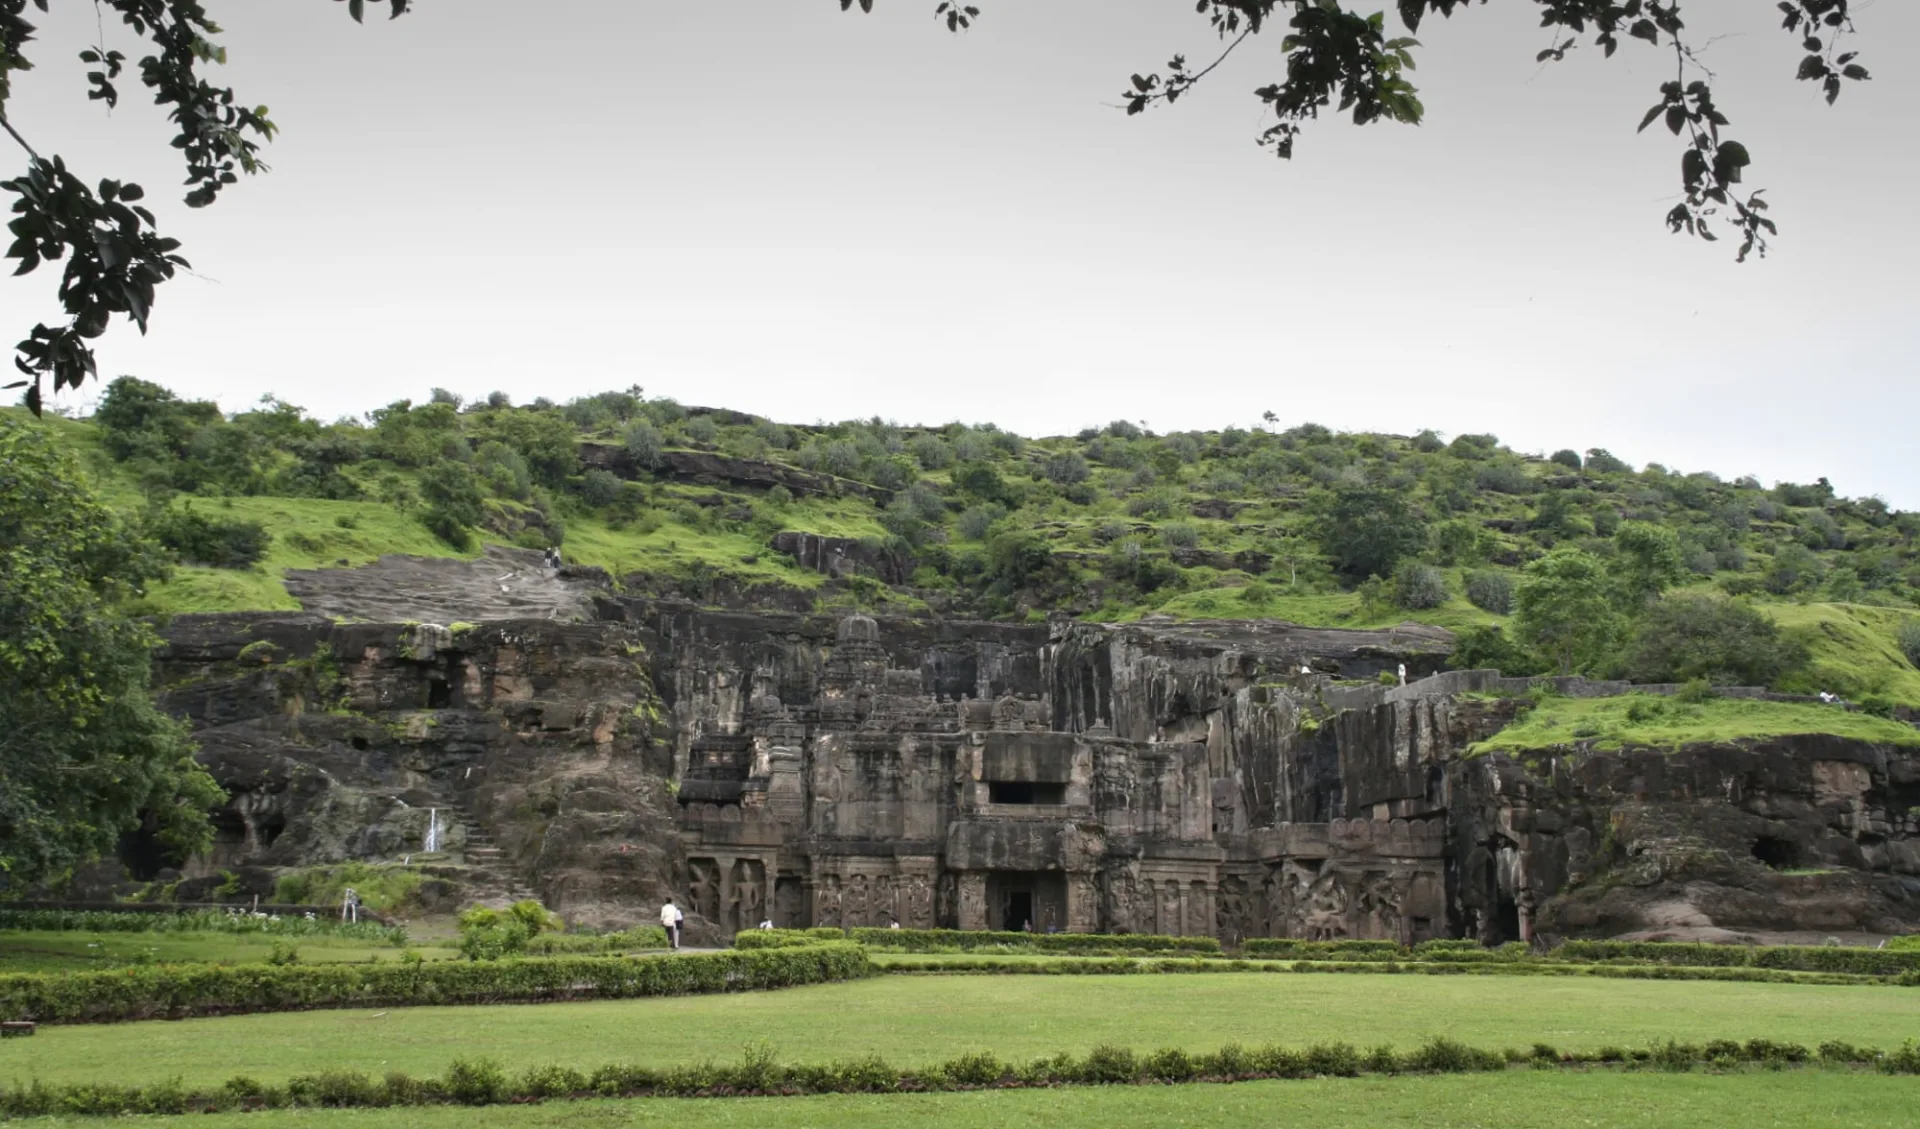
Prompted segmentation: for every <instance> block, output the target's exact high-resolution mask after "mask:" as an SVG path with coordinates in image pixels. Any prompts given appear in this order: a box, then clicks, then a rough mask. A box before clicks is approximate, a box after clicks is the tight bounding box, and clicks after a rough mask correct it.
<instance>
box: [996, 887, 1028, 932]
mask: <svg viewBox="0 0 1920 1129" xmlns="http://www.w3.org/2000/svg"><path fill="white" fill-rule="evenodd" d="M1000 919H1001V920H1002V921H1004V922H1006V926H1005V928H1007V929H1011V930H1014V931H1016V932H1018V931H1019V930H1022V929H1025V928H1026V927H1027V923H1028V922H1030V921H1032V920H1033V891H1032V890H1008V891H1007V908H1006V912H1005V913H1003V914H1001V915H1000Z"/></svg>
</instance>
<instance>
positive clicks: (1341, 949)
mask: <svg viewBox="0 0 1920 1129" xmlns="http://www.w3.org/2000/svg"><path fill="white" fill-rule="evenodd" d="M1240 951H1241V952H1243V953H1245V954H1246V955H1248V956H1250V957H1282V958H1286V959H1291V960H1312V959H1314V958H1315V957H1340V958H1342V959H1345V960H1370V959H1371V960H1394V959H1398V958H1403V957H1405V956H1406V954H1407V951H1406V950H1405V949H1403V948H1401V947H1400V945H1399V944H1398V943H1397V942H1394V941H1298V940H1295V939H1293V938H1291V937H1250V938H1248V939H1247V940H1246V941H1245V942H1243V943H1242V944H1241V946H1240Z"/></svg>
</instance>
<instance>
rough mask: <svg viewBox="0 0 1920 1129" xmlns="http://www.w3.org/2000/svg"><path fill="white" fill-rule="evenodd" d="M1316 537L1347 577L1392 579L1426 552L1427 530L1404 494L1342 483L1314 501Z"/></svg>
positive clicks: (1337, 567)
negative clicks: (1402, 563)
mask: <svg viewBox="0 0 1920 1129" xmlns="http://www.w3.org/2000/svg"><path fill="white" fill-rule="evenodd" d="M1313 509H1314V517H1315V522H1314V527H1313V534H1314V537H1315V538H1316V539H1317V540H1318V541H1319V542H1320V548H1321V549H1322V550H1323V551H1324V552H1325V553H1326V554H1327V556H1328V557H1330V558H1332V560H1333V567H1334V568H1335V569H1337V570H1338V571H1340V572H1342V573H1344V574H1346V575H1347V576H1349V577H1362V576H1391V575H1392V574H1393V570H1394V567H1395V566H1396V565H1398V564H1399V563H1400V561H1401V560H1402V559H1403V558H1405V557H1410V556H1413V555H1414V554H1415V553H1418V552H1420V551H1421V550H1422V549H1423V548H1425V547H1426V541H1427V527H1426V522H1425V521H1424V520H1422V519H1421V517H1420V515H1419V514H1418V513H1416V512H1415V511H1414V509H1413V507H1412V506H1410V505H1408V504H1407V499H1406V497H1405V495H1404V493H1403V492H1401V491H1396V490H1384V489H1380V488H1378V487H1374V486H1368V485H1365V484H1364V483H1341V484H1339V485H1336V486H1335V487H1334V488H1333V489H1331V490H1327V491H1324V492H1323V493H1321V494H1320V495H1319V496H1318V497H1316V498H1315V499H1314V503H1313Z"/></svg>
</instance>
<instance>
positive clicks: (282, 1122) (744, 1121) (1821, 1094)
mask: <svg viewBox="0 0 1920 1129" xmlns="http://www.w3.org/2000/svg"><path fill="white" fill-rule="evenodd" d="M1916 1101H1920V1080H1916V1079H1913V1078H1888V1077H1884V1076H1878V1075H1865V1074H1847V1073H1841V1072H1837V1071H1828V1070H1818V1069H1814V1070H1798V1071H1790V1072H1785V1073H1778V1074H1763V1073H1740V1074H1652V1073H1648V1074H1622V1073H1614V1072H1605V1071H1595V1072H1591V1073H1586V1072H1546V1071H1541V1072H1534V1071H1513V1072H1509V1073H1507V1074H1502V1075H1485V1074H1472V1075H1443V1076H1438V1077H1407V1078H1323V1079H1314V1080H1311V1081H1300V1082H1243V1083H1239V1084H1237V1085H1231V1086H1222V1085H1204V1084H1202V1085H1186V1086H1112V1087H1067V1088H1062V1089H1055V1090H999V1091H982V1092H974V1093H958V1094H892V1095H832V1096H825V1097H810V1098H722V1099H669V1098H649V1099H641V1100H636V1101H585V1102H549V1103H546V1104H544V1105H528V1106H492V1107H487V1108H481V1109H464V1108H446V1107H441V1108H413V1109H394V1110H300V1111H272V1112H264V1113H239V1114H218V1115H212V1116H195V1117H194V1118H193V1119H192V1120H191V1121H190V1122H187V1124H191V1125H194V1126H204V1127H206V1129H288V1127H296V1126H297V1127H302V1129H412V1127H414V1126H419V1127H421V1129H493V1127H495V1126H503V1127H504V1126H513V1127H514V1129H542V1127H552V1129H587V1127H594V1129H604V1127H607V1126H625V1125H636V1126H661V1127H663V1129H665V1127H669V1126H670V1127H672V1129H706V1127H708V1126H740V1127H743V1129H897V1127H898V1126H902V1125H912V1126H915V1127H916V1129H1001V1127H1002V1126H1010V1125H1044V1126H1049V1127H1057V1129H1078V1127H1080V1126H1087V1127H1098V1129H1160V1127H1162V1126H1181V1127H1185V1129H1629V1127H1631V1129H1829V1127H1831V1129H1905V1127H1906V1126H1909V1125H1911V1124H1913V1116H1914V1105H1915V1102H1916ZM148 1120H149V1119H142V1123H143V1124H144V1123H147V1122H148ZM163 1123H164V1122H163ZM35 1124H41V1125H100V1124H102V1122H101V1121H99V1120H95V1119H87V1118H51V1119H48V1120H45V1121H38V1122H35Z"/></svg>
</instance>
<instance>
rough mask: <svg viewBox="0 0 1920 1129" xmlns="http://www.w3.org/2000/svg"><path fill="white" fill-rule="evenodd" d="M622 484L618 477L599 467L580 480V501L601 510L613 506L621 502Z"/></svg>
mask: <svg viewBox="0 0 1920 1129" xmlns="http://www.w3.org/2000/svg"><path fill="white" fill-rule="evenodd" d="M621 490H622V483H621V481H620V479H619V477H618V476H616V475H614V474H612V473H611V472H609V471H604V470H601V469H600V468H598V467H595V468H594V469H592V470H590V471H588V472H587V473H586V474H585V475H583V476H582V477H581V479H580V500H581V501H583V502H585V503H586V504H587V505H589V506H592V507H594V508H595V509H599V508H600V507H602V506H611V505H613V504H614V503H615V502H617V501H619V500H620V493H621Z"/></svg>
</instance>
